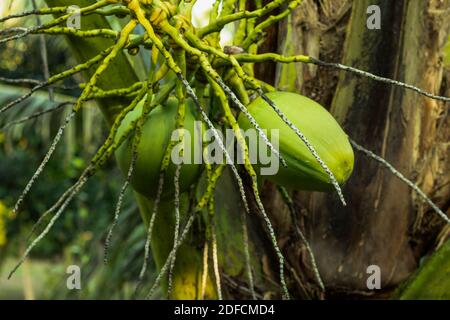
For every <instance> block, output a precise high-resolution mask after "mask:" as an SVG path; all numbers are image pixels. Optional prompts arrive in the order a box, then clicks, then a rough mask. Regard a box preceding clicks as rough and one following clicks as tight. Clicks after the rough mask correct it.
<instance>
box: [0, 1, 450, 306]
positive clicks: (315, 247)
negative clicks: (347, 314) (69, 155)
mask: <svg viewBox="0 0 450 320" xmlns="http://www.w3.org/2000/svg"><path fill="white" fill-rule="evenodd" d="M375 2H376V3H374V1H366V0H364V1H355V2H351V1H347V0H341V1H320V2H319V1H312V0H310V1H307V0H305V1H299V0H294V1H283V0H273V1H266V2H262V1H255V2H249V1H227V0H225V1H217V2H214V3H213V5H212V8H211V10H210V12H209V18H208V19H207V20H206V23H205V24H203V25H201V26H198V25H195V24H193V18H192V10H193V8H194V6H195V5H196V3H195V1H193V2H183V1H181V2H179V1H156V0H153V1H150V0H148V1H147V0H145V1H144V0H124V1H119V0H102V1H91V0H82V1H79V3H78V4H77V7H73V6H71V5H72V3H71V2H70V1H66V0H47V1H46V4H47V7H37V8H35V9H33V10H31V11H29V12H24V13H21V14H18V15H16V16H14V15H12V16H8V17H5V18H2V20H1V21H2V22H3V21H7V20H10V19H13V18H15V17H17V16H37V17H46V18H47V19H45V20H44V21H41V22H39V24H38V25H36V26H31V27H27V28H9V29H8V28H7V29H4V30H3V31H2V35H3V38H2V39H1V40H0V45H5V44H7V43H10V42H11V41H15V40H17V39H20V38H24V37H27V36H32V35H35V34H38V35H46V37H47V38H49V37H50V36H51V37H54V36H56V35H63V36H64V37H65V39H66V40H67V42H68V44H69V47H70V48H71V52H72V53H73V55H74V57H75V58H76V59H77V62H78V64H76V65H75V66H73V67H71V68H68V69H67V70H65V71H63V72H60V73H57V74H54V75H50V74H48V75H47V77H46V80H45V82H39V83H36V84H35V86H34V87H33V88H32V89H31V91H29V92H28V93H26V94H25V95H23V96H21V97H20V98H18V99H16V100H13V101H11V102H9V103H7V104H5V105H4V106H3V107H2V108H1V109H0V113H7V112H11V110H14V107H15V106H16V105H17V104H18V103H20V102H22V101H24V100H25V99H28V98H29V97H30V96H31V95H32V94H33V93H34V92H35V91H39V90H42V89H45V88H48V87H54V86H55V85H56V84H59V83H60V82H61V81H64V80H65V79H67V78H70V77H73V76H74V75H77V74H82V75H83V76H84V80H83V81H82V82H81V83H80V84H79V87H80V89H81V93H80V94H79V96H78V97H77V99H76V101H74V103H73V106H72V111H71V112H69V113H68V115H67V117H66V118H65V119H63V121H62V124H61V126H60V127H59V130H58V133H57V134H56V136H55V138H54V140H53V142H52V143H51V145H50V148H49V151H48V153H47V154H46V156H45V158H44V159H43V161H42V163H41V164H40V166H39V168H38V170H37V171H36V172H35V174H34V175H33V176H32V177H31V179H30V181H29V183H28V184H27V185H26V187H25V190H24V192H23V193H22V195H21V196H20V197H19V198H18V200H17V203H16V205H15V207H14V211H15V213H16V214H20V205H21V203H22V202H23V199H24V198H25V197H26V196H27V194H28V193H29V192H32V186H33V184H34V182H35V181H36V180H37V179H38V178H39V176H40V175H41V173H42V172H43V169H44V168H45V165H46V164H47V162H48V161H49V159H50V157H51V156H52V154H53V152H54V150H55V148H56V147H57V145H58V143H59V141H60V138H61V135H62V133H63V132H64V130H65V128H66V126H67V124H69V123H70V122H71V121H73V119H75V118H76V117H77V115H78V114H79V113H80V111H81V110H82V109H83V108H86V102H87V101H90V100H95V102H96V104H97V106H98V107H99V108H100V110H101V112H102V114H103V116H104V118H105V120H106V121H105V122H106V124H107V126H108V133H107V135H106V136H107V137H105V140H104V142H103V143H102V144H101V146H99V148H98V150H97V151H96V152H95V153H94V155H93V156H92V158H91V160H90V162H89V164H88V165H87V167H86V168H85V170H84V171H83V172H81V173H80V176H79V178H78V180H77V181H76V182H75V183H74V184H73V185H72V186H71V187H69V188H68V189H67V190H66V191H64V192H62V194H61V196H60V198H59V199H58V200H57V201H56V202H55V204H54V205H53V206H52V207H51V208H49V210H47V211H45V212H44V213H43V217H44V218H42V219H41V220H40V221H39V222H38V223H40V222H44V221H45V222H46V223H47V224H44V226H43V227H42V229H43V231H42V232H41V233H39V234H37V235H36V238H35V239H34V240H33V241H32V242H31V243H30V245H29V247H28V248H27V250H26V251H25V253H24V255H23V257H22V258H21V260H20V261H19V264H18V265H17V267H19V266H20V264H21V262H23V260H24V259H25V257H26V256H27V255H28V254H29V253H30V251H31V250H32V249H33V248H34V247H35V246H36V245H38V243H39V241H40V240H41V239H42V238H43V237H44V236H45V235H46V234H47V233H48V232H50V231H51V228H52V226H53V225H54V223H55V222H56V221H57V219H58V218H60V217H61V215H63V214H64V212H65V209H66V207H67V206H68V205H69V203H70V202H71V201H72V200H73V199H74V198H75V197H76V195H77V193H79V192H80V190H81V189H82V188H83V187H84V185H85V184H86V183H87V181H88V180H89V179H95V177H96V174H97V173H98V171H100V170H101V168H102V167H103V166H104V165H105V163H107V161H108V160H109V159H111V158H114V157H115V158H116V159H117V162H118V164H119V166H120V168H121V170H122V172H123V177H124V179H125V182H124V185H123V187H122V190H121V192H120V194H119V195H118V200H117V205H116V210H115V212H113V213H112V214H111V213H109V212H98V213H95V214H101V215H105V214H106V215H107V214H111V215H112V217H111V218H112V223H111V228H110V229H109V232H108V234H107V236H106V238H105V262H107V261H108V254H107V253H108V248H109V246H110V243H111V244H114V241H113V240H114V232H113V231H114V229H115V227H116V225H117V223H118V221H120V213H121V205H122V200H123V197H124V193H125V191H126V190H127V188H131V189H132V190H133V193H134V195H135V199H136V202H137V204H138V206H139V209H140V213H141V216H142V221H143V223H144V224H145V228H146V230H147V232H146V235H145V244H144V246H143V248H142V250H143V251H144V259H143V261H135V263H136V264H139V263H141V264H142V267H141V269H140V272H139V274H137V275H136V289H135V296H136V297H138V298H140V297H147V298H153V297H156V296H158V295H156V296H155V292H157V289H158V288H159V287H160V286H162V288H163V292H164V296H166V297H169V298H172V299H183V298H184V299H203V298H208V299H214V298H218V299H221V298H255V299H257V298H278V297H282V298H286V299H287V298H330V297H336V296H343V295H350V296H353V297H359V296H368V295H372V296H385V297H389V296H392V291H393V289H395V288H397V287H398V286H399V284H400V283H402V282H403V281H404V280H406V279H407V278H408V277H409V276H410V275H411V274H412V273H413V272H414V271H415V270H416V269H417V266H418V262H419V260H420V259H421V258H422V257H423V256H425V255H427V254H429V253H432V252H433V251H434V249H435V248H437V247H439V246H440V245H441V244H442V243H443V242H444V240H445V239H446V237H447V235H448V230H449V229H448V228H449V227H448V225H449V224H450V219H449V218H448V215H447V214H446V212H448V207H449V203H448V199H449V193H450V189H449V185H448V181H447V180H448V178H449V177H448V170H447V169H448V168H447V166H448V146H447V145H448V135H449V130H448V127H447V126H448V123H447V122H448V117H446V115H447V112H446V111H447V108H448V101H449V100H450V99H449V98H447V97H446V95H447V96H448V90H447V87H448V86H447V80H446V72H448V71H445V70H446V69H445V64H443V63H442V53H443V52H444V51H443V48H444V45H445V43H446V42H447V38H448V34H449V24H450V22H449V21H450V19H445V17H446V16H447V17H448V12H449V4H448V3H443V2H435V1H431V0H430V1H423V2H421V3H419V2H417V1H407V0H405V1H396V2H395V3H392V2H390V1H383V0H380V1H375ZM199 4H200V2H198V3H197V5H199ZM369 20H370V21H369ZM230 25H232V26H234V31H232V32H231V34H232V40H231V41H230V43H228V44H226V45H225V44H224V43H223V41H221V40H223V37H222V38H221V34H222V36H223V32H224V30H226V29H227V28H229V26H230ZM394 79H395V80H394ZM279 91H289V92H291V93H280V92H279ZM299 93H301V94H302V95H299ZM307 97H309V98H307ZM312 99H314V100H316V101H317V102H319V103H320V105H319V104H317V102H314V101H313V100H312ZM321 105H323V106H325V107H322V106H321ZM326 109H328V110H329V112H330V113H329V112H328V111H326ZM331 114H332V115H334V118H333V117H332V116H331ZM335 119H336V120H335ZM338 123H339V124H340V125H338ZM241 129H253V130H255V131H256V134H257V135H256V137H257V138H258V141H259V143H258V146H259V148H261V149H263V147H261V146H264V148H265V150H267V151H268V152H269V153H270V155H271V156H272V157H271V159H276V161H277V162H279V164H280V169H279V171H278V172H277V173H276V174H275V175H273V176H271V175H269V176H264V175H263V174H262V167H263V166H262V164H261V163H258V161H256V163H255V162H254V161H252V159H251V158H252V152H250V151H249V150H251V148H250V145H251V140H250V138H249V137H248V136H245V135H244V134H243V132H242V131H241ZM270 129H277V130H279V133H280V135H279V141H277V139H275V134H273V133H272V132H271V131H270ZM227 131H230V132H232V133H233V135H234V136H233V138H234V139H233V144H226V143H225V142H226V141H225V138H224V133H225V132H227ZM206 132H207V134H206ZM196 133H199V134H198V136H199V137H200V152H196V151H195V149H196V148H195V146H196V141H193V140H192V139H191V137H192V136H195V134H196ZM277 142H279V143H277ZM191 147H192V148H193V150H194V151H193V152H188V150H190V149H191ZM352 148H353V150H352ZM211 149H214V152H212V150H211ZM197 151H198V150H197ZM353 152H355V157H356V159H355V164H353V160H354V155H353ZM198 153H200V159H203V160H205V159H208V155H210V156H212V158H214V157H215V156H218V155H219V156H221V158H222V162H214V161H200V162H199V163H197V162H196V161H195V159H198V158H196V156H199V155H198ZM213 153H214V155H212V154H213ZM233 154H237V155H238V156H239V157H240V160H241V162H240V163H239V162H238V163H236V161H235V159H234V158H232V156H231V155H233ZM174 158H178V159H183V161H178V162H177V161H174ZM353 166H354V170H353ZM352 170H353V171H354V172H353V175H351V176H350V173H351V171H352ZM44 172H45V171H44ZM344 183H345V184H344ZM300 190H301V191H300ZM311 191H320V192H311ZM324 191H327V192H324ZM45 218H47V219H48V221H46V220H45ZM111 241H113V242H111ZM441 252H444V253H441V254H440V256H439V257H440V258H439V259H443V260H444V261H445V256H447V260H446V261H448V260H449V259H448V255H446V254H445V252H446V251H445V250H442V251H441ZM151 257H152V258H153V259H154V261H155V263H156V266H157V270H158V272H157V274H156V276H155V277H149V275H148V272H147V269H148V267H147V266H148V264H149V260H150V258H151ZM442 257H444V258H442ZM439 259H436V258H435V259H434V260H433V259H431V260H430V261H431V262H430V263H433V261H441V260H439ZM439 264H442V263H438V265H439ZM433 265H436V262H434V264H433ZM374 267H375V269H374ZM430 268H431V269H430ZM15 270H16V268H15V269H13V270H12V272H11V274H13V273H14V271H15ZM371 270H375V273H377V272H379V274H378V275H377V274H374V276H379V280H380V284H379V286H378V285H376V286H375V289H378V290H373V289H374V288H372V287H370V285H368V278H369V276H370V275H371V274H370V272H372V271H371ZM424 270H425V271H424V274H426V275H427V274H428V275H429V274H434V275H435V276H436V277H438V276H439V275H441V274H442V272H441V271H439V270H438V269H435V268H434V267H428V269H426V268H425V269H424ZM430 270H431V271H430ZM421 274H422V273H421V272H418V276H417V279H421ZM415 279H416V278H414V279H413V280H410V281H411V283H410V284H409V285H407V286H406V289H405V290H406V291H405V292H407V291H408V290H409V288H417V287H420V288H422V290H419V292H421V291H422V292H425V293H426V294H428V295H431V293H430V292H432V291H433V290H431V289H427V288H423V287H422V286H421V282H420V280H419V282H417V281H416V280H415ZM376 282H377V281H375V283H376ZM423 282H424V281H423V280H422V283H423ZM425 282H426V281H425ZM148 283H150V285H148ZM417 283H419V284H417ZM439 283H440V284H442V283H443V282H442V281H439ZM146 284H147V286H148V288H146V286H145V285H146ZM144 288H146V290H143V289H144ZM410 290H412V289H410ZM447 291H448V290H447ZM447 291H445V289H442V291H434V292H435V295H436V297H445V292H447ZM401 294H402V293H401V292H400V291H399V293H398V295H401ZM447 296H448V293H447ZM415 297H417V298H420V294H419V295H415Z"/></svg>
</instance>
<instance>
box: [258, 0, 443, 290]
mask: <svg viewBox="0 0 450 320" xmlns="http://www.w3.org/2000/svg"><path fill="white" fill-rule="evenodd" d="M333 3H334V4H336V1H321V2H320V3H319V2H318V1H303V3H302V5H301V7H300V8H298V9H297V10H296V11H295V12H294V15H293V17H292V20H291V21H288V23H291V24H292V29H291V34H289V33H288V32H287V26H286V24H285V25H282V26H280V30H281V31H280V32H282V34H286V33H287V34H288V38H287V39H281V40H282V41H281V42H280V51H282V52H283V53H286V52H287V53H291V52H289V51H290V50H294V51H296V53H305V54H309V55H312V56H315V57H319V58H321V59H322V60H325V61H336V62H339V61H342V63H343V64H346V65H351V66H355V67H357V68H360V69H363V70H366V71H369V72H372V73H375V74H378V75H381V76H385V77H389V78H393V79H397V80H400V81H403V82H406V83H410V84H413V85H416V86H418V87H421V88H423V89H425V90H427V91H430V92H433V93H441V94H442V93H444V92H442V90H443V89H442V88H444V87H445V86H446V85H447V83H448V82H446V83H442V78H443V66H442V63H441V52H442V47H443V45H444V43H445V41H446V39H447V37H448V33H449V28H450V19H449V9H450V2H448V1H434V0H429V1H413V0H409V1H408V0H402V1H388V0H379V1H375V2H374V1H367V0H361V1H353V2H352V3H351V5H352V9H351V18H350V21H349V22H348V23H347V19H348V17H349V15H350V14H349V12H346V11H345V10H344V9H345V8H348V6H349V5H350V2H349V1H340V4H341V6H333ZM371 4H378V5H379V6H380V8H381V15H382V21H381V30H368V29H367V28H366V19H367V16H368V15H367V14H366V9H367V7H368V6H369V5H371ZM346 6H347V7H346ZM340 8H344V9H340ZM342 10H344V11H342ZM345 25H347V27H346V29H344V28H343V26H345ZM289 36H290V38H289ZM344 38H345V43H343V40H344ZM290 42H291V43H290ZM286 43H288V44H289V46H290V47H289V46H288V47H286V45H285V44H286ZM341 57H342V58H341ZM283 68H284V67H282V66H278V67H277V76H278V79H277V84H281V87H283V86H287V87H285V88H284V89H289V86H290V87H291V89H292V87H293V88H296V89H297V91H298V92H301V93H302V94H304V95H307V96H310V97H312V98H313V99H315V100H317V101H319V102H320V103H322V104H323V105H325V106H330V107H331V112H332V113H333V114H334V115H335V117H336V118H337V119H338V120H339V121H340V123H341V124H342V125H343V127H344V129H345V130H346V132H347V133H348V134H349V136H350V137H352V138H353V139H354V140H356V141H357V142H359V143H360V144H362V145H363V146H365V147H367V148H368V149H370V150H373V151H374V152H376V153H377V154H380V155H382V156H383V157H384V158H385V159H387V160H388V161H390V162H391V163H392V164H393V165H394V166H395V167H396V168H398V169H399V170H400V171H401V172H402V173H404V174H405V175H406V176H407V177H409V178H411V179H412V180H413V181H415V182H416V183H418V184H419V186H420V187H421V188H422V189H423V190H424V191H425V192H426V193H427V194H429V195H430V196H431V197H432V199H433V200H434V201H436V203H437V204H438V205H439V206H440V207H441V208H443V210H444V211H445V210H447V212H448V210H449V205H450V204H449V199H450V190H449V187H448V181H449V178H450V175H449V170H448V169H449V168H448V159H449V147H448V141H449V136H450V133H449V129H448V120H445V119H448V117H447V118H445V117H443V116H442V113H443V112H444V110H446V109H445V107H444V105H443V104H442V103H440V102H437V101H435V100H431V99H428V98H425V97H422V96H419V95H418V94H416V93H414V92H411V91H407V90H405V89H402V88H395V87H392V86H390V85H386V84H382V83H377V82H374V81H373V80H370V79H367V78H361V77H357V76H355V75H352V74H349V73H343V72H340V73H338V72H337V71H335V70H331V69H322V68H316V67H311V66H297V67H296V70H295V72H296V74H295V73H294V75H295V77H290V78H289V79H286V78H282V77H281V75H282V73H283ZM292 70H293V69H292V68H291V69H290V72H291V73H292V72H293V71H292ZM284 71H285V72H286V70H284ZM337 75H339V76H338V77H337ZM284 77H286V75H285V74H284ZM447 93H448V91H447ZM445 121H446V122H445ZM441 123H442V124H441ZM265 188H266V194H270V192H271V190H272V188H273V186H271V185H267V186H266V187H265ZM344 194H345V196H346V198H347V202H348V206H347V207H342V205H340V203H339V202H338V199H337V197H336V196H335V195H333V194H331V195H330V194H323V193H313V194H311V193H306V192H299V193H297V195H296V202H297V204H298V208H299V210H298V217H299V219H300V220H301V221H302V223H303V225H304V228H305V231H306V234H307V237H308V239H309V241H310V243H311V245H312V247H313V250H314V253H315V256H316V259H317V261H318V264H319V269H320V272H321V274H322V276H323V278H324V282H325V285H326V287H327V292H328V296H329V297H332V296H335V297H336V296H342V295H364V296H366V295H372V294H375V295H380V292H377V293H375V292H373V291H369V290H368V289H367V286H366V279H367V277H368V274H367V273H366V268H367V267H368V266H369V265H372V264H376V265H378V266H380V268H381V282H382V289H383V290H381V291H382V293H381V294H384V293H385V292H389V290H390V289H391V288H393V287H395V286H397V285H398V284H399V283H400V282H401V281H403V280H404V279H406V278H407V277H408V275H410V274H411V272H412V271H413V270H414V269H415V268H416V267H417V264H418V260H419V259H420V257H422V256H423V255H424V254H426V253H427V252H429V251H430V250H432V248H433V246H434V244H435V243H436V239H437V238H439V237H440V238H442V237H445V235H446V234H447V233H448V228H447V229H446V230H447V231H442V229H443V227H444V224H443V223H442V221H441V220H440V219H439V218H438V217H436V215H435V214H433V213H432V211H431V210H430V208H428V207H427V206H426V205H425V204H423V203H422V201H420V199H418V198H417V197H416V195H415V194H414V193H412V191H411V190H410V189H409V188H408V187H407V186H406V185H404V184H403V183H402V182H401V181H400V180H398V179H397V178H396V177H394V176H393V175H391V174H390V173H389V172H388V171H386V170H385V169H383V168H382V167H380V166H379V165H377V164H376V163H375V162H373V161H372V160H370V159H368V158H365V157H364V156H362V155H360V154H357V155H356V161H355V170H354V173H353V176H352V178H351V179H350V180H349V181H348V183H347V185H346V186H345V188H344ZM265 201H266V204H267V205H268V207H270V208H271V213H272V215H273V216H274V221H279V220H280V219H277V216H278V217H279V214H280V213H281V212H283V211H284V209H283V205H282V204H281V203H280V202H279V201H278V200H277V198H276V197H275V198H274V197H266V198H265ZM278 230H281V231H280V238H281V243H282V244H283V245H284V252H285V253H286V255H287V258H288V263H289V264H290V266H292V268H293V269H294V270H295V274H296V277H293V278H294V279H297V280H299V281H297V283H298V284H299V285H297V286H296V287H297V288H299V292H302V291H303V292H304V291H305V290H306V291H309V292H310V293H311V292H312V291H313V290H312V287H311V286H310V285H308V283H310V284H311V283H314V278H313V277H312V276H311V273H310V272H306V273H305V269H306V270H308V269H309V267H308V266H309V262H308V259H307V258H306V255H305V250H304V248H303V245H302V244H301V243H300V242H299V241H297V240H293V239H292V230H290V229H289V228H287V229H283V228H278ZM439 233H440V235H439ZM283 239H284V240H283ZM437 240H439V239H437ZM298 275H301V276H300V277H299V276H298ZM299 278H300V279H299ZM308 286H309V289H308ZM305 287H306V289H305Z"/></svg>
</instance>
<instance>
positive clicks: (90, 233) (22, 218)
mask: <svg viewBox="0 0 450 320" xmlns="http://www.w3.org/2000/svg"><path fill="white" fill-rule="evenodd" d="M11 3H12V2H11V1H2V2H1V3H0V15H1V16H4V15H7V14H8V12H21V11H24V10H25V9H31V8H32V4H31V1H14V5H11V6H9V4H11ZM35 23H36V21H35V20H34V17H31V18H27V19H15V20H11V21H10V22H8V25H7V26H6V23H5V24H3V25H2V28H3V27H13V26H24V25H33V24H35ZM46 45H47V51H48V52H49V53H51V54H49V55H48V59H49V65H50V71H51V74H55V73H58V72H61V71H63V70H65V69H67V68H68V66H72V65H75V61H74V60H73V59H72V58H71V54H70V51H69V50H68V47H67V46H66V44H65V42H64V39H63V38H62V37H53V36H49V37H46ZM141 59H142V57H141ZM142 61H144V59H142ZM0 77H2V78H10V79H36V80H39V81H42V80H44V76H43V67H42V60H41V51H40V42H39V36H31V37H26V38H24V39H20V40H19V41H14V42H8V43H7V45H6V46H2V48H1V50H0ZM80 81H81V78H79V77H74V78H72V79H71V80H69V81H66V82H65V83H64V86H66V87H69V88H72V89H70V90H63V91H62V90H58V89H55V90H56V94H55V95H54V100H53V101H51V100H50V98H49V94H48V93H47V92H45V91H41V92H38V93H37V94H35V95H33V96H32V97H31V98H29V99H27V100H26V101H24V102H23V103H21V104H20V105H18V106H17V107H16V108H13V109H12V110H10V111H8V112H7V113H6V114H5V115H4V116H2V118H1V119H0V164H1V165H0V299H8V298H19V299H21V298H28V299H31V298H53V299H55V298H56V299H64V298H92V299H94V298H95V299H111V298H113V299H114V298H129V297H130V295H131V292H132V289H134V285H132V284H130V280H131V279H136V278H137V274H138V272H139V270H137V268H139V266H140V261H142V256H141V253H142V251H143V250H142V248H143V246H144V233H145V230H144V226H143V225H142V223H141V220H140V216H139V214H138V210H137V206H136V205H135V203H134V201H133V197H132V194H131V192H128V193H127V195H126V198H125V203H124V206H123V210H122V215H121V221H120V223H119V225H118V227H117V228H116V230H115V234H114V236H113V240H112V245H111V248H110V254H109V257H110V263H109V265H108V266H105V265H104V264H103V243H104V239H105V237H106V232H107V231H108V227H109V224H110V223H111V221H112V218H113V214H114V208H115V204H116V201H117V196H118V193H119V189H120V187H121V185H122V183H123V177H122V175H121V173H120V172H119V170H118V169H117V168H116V166H115V164H114V163H113V162H110V163H109V164H108V165H107V166H106V168H105V169H104V170H103V171H101V172H100V173H98V174H97V176H96V177H97V178H96V179H91V181H90V182H89V183H88V185H87V186H86V187H85V188H84V189H83V191H82V192H81V193H80V194H79V195H78V196H77V197H76V200H74V201H73V203H72V204H71V205H70V207H69V208H68V209H67V210H66V212H65V213H64V215H63V217H62V218H61V219H60V220H59V221H58V222H57V223H56V225H55V226H54V228H53V229H52V232H50V233H49V234H48V236H47V237H45V238H44V239H43V241H42V242H41V243H40V244H39V245H38V246H37V247H36V250H34V251H33V253H32V255H31V258H30V259H29V261H27V263H26V265H25V268H21V269H20V270H19V272H18V273H17V274H16V275H15V276H13V278H12V279H11V280H6V276H7V274H8V272H9V271H10V270H11V268H12V266H13V265H14V264H15V262H16V261H17V259H18V257H19V255H20V254H21V253H22V252H23V250H24V248H25V246H26V244H27V236H28V234H29V232H30V230H31V228H32V226H33V224H34V223H35V222H36V221H37V220H38V219H39V216H40V215H41V214H42V213H43V212H44V211H45V210H46V209H48V208H49V207H50V206H51V205H52V204H53V203H54V201H55V200H56V199H57V197H58V196H59V195H60V193H61V192H62V191H63V190H65V189H67V188H68V187H69V186H70V185H71V184H73V183H74V182H75V181H76V179H77V178H78V176H79V175H80V173H81V171H82V170H83V169H84V168H85V167H86V165H87V162H88V161H89V159H90V157H91V156H92V155H93V153H94V152H95V151H96V150H97V148H98V146H99V145H100V143H101V142H102V140H103V139H104V137H105V134H106V130H107V128H106V125H105V123H104V120H103V118H102V116H101V114H100V112H99V111H98V109H97V108H96V107H95V106H94V105H93V103H90V104H88V105H87V106H86V108H84V109H83V110H82V113H81V115H80V116H79V117H77V119H76V121H74V122H72V123H71V124H70V125H69V126H68V128H67V129H66V130H65V132H64V136H63V143H61V144H59V146H58V147H57V149H56V151H55V154H54V156H53V157H52V159H51V161H50V162H49V164H48V166H47V167H46V169H45V172H44V173H43V174H42V176H41V177H40V179H39V180H38V182H37V183H36V184H35V186H34V187H33V188H32V192H30V194H29V195H28V196H27V197H26V198H25V201H24V203H23V206H22V209H21V211H20V214H19V215H18V216H17V217H15V218H13V217H12V214H11V209H12V207H13V206H14V203H15V201H16V200H17V198H18V196H19V195H20V193H21V192H22V190H23V188H24V187H25V185H26V184H27V182H28V179H29V178H30V177H31V176H32V175H33V173H34V171H35V170H36V168H37V167H38V166H39V163H40V162H41V161H42V159H43V157H44V155H45V153H46V152H47V149H48V147H49V145H50V143H51V141H52V139H53V137H54V136H55V134H56V131H57V129H58V127H59V125H60V123H61V121H62V119H63V118H64V117H65V115H66V113H67V112H68V111H69V110H70V104H69V105H66V106H65V107H62V108H60V109H59V110H58V111H56V112H51V113H47V114H45V115H43V116H41V117H39V118H36V119H33V120H30V121H26V122H23V123H20V124H15V125H9V123H10V122H11V121H15V120H18V119H23V118H26V117H27V116H30V115H32V114H34V113H36V112H41V111H44V110H47V109H50V108H54V107H56V106H58V105H59V104H60V103H61V102H66V101H74V100H75V98H76V97H77V96H78V94H79V93H80V91H79V89H77V88H76V83H77V82H80ZM3 82H4V81H3ZM31 86H32V85H16V84H14V85H12V84H0V105H5V104H7V103H8V102H9V101H12V100H14V99H16V98H18V97H19V96H21V95H22V94H24V93H25V92H26V91H27V90H28V89H29V88H31ZM125 220H126V222H125ZM136 261H139V263H136ZM133 262H134V263H133ZM72 264H75V265H79V266H80V267H81V270H82V273H81V275H82V286H83V290H72V291H71V290H67V287H66V279H67V276H68V275H67V274H66V268H67V266H69V265H72Z"/></svg>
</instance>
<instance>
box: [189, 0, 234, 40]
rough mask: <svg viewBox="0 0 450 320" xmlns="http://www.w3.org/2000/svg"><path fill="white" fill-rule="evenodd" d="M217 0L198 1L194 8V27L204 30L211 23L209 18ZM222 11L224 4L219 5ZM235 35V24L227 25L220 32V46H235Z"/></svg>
mask: <svg viewBox="0 0 450 320" xmlns="http://www.w3.org/2000/svg"><path fill="white" fill-rule="evenodd" d="M215 2H216V1H215V0H197V2H196V3H195V4H194V6H193V7H192V25H193V26H194V27H196V28H202V27H204V26H206V25H208V23H209V16H210V14H211V10H212V8H213V5H214V3H215ZM221 10H222V3H220V5H219V13H220V11H221ZM234 33H235V27H234V23H229V24H227V25H226V26H225V27H224V28H223V29H222V31H221V32H220V45H221V46H222V47H223V46H226V45H231V44H233V35H234Z"/></svg>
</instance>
